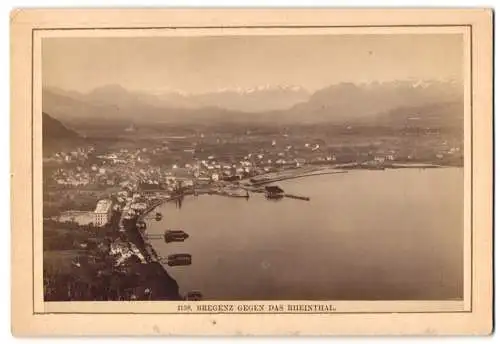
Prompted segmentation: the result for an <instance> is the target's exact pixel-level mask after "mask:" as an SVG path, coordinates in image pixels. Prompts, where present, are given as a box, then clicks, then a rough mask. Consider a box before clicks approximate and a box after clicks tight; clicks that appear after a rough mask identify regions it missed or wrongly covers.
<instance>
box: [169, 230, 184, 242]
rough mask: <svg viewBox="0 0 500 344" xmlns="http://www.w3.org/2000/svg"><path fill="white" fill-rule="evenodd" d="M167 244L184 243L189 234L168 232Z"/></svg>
mask: <svg viewBox="0 0 500 344" xmlns="http://www.w3.org/2000/svg"><path fill="white" fill-rule="evenodd" d="M164 238H165V242H173V241H184V240H186V239H187V238H189V234H187V233H186V232H184V231H182V230H167V231H165V234H164Z"/></svg>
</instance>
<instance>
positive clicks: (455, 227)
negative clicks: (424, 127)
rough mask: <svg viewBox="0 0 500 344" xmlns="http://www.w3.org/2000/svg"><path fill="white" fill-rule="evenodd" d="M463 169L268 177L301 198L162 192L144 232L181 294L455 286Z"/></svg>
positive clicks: (412, 296)
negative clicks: (172, 196)
mask: <svg viewBox="0 0 500 344" xmlns="http://www.w3.org/2000/svg"><path fill="white" fill-rule="evenodd" d="M463 178H464V176H463V169H462V168H436V169H399V170H386V171H368V170H361V171H350V172H348V173H342V174H334V175H323V176H315V177H308V178H301V179H296V180H288V181H282V182H279V183H277V185H279V186H281V187H282V188H283V189H284V190H285V191H286V192H287V193H291V194H298V195H304V196H309V197H310V198H311V200H310V201H309V202H307V201H301V200H295V199H289V198H284V199H282V200H279V201H271V200H267V199H265V197H264V195H263V194H251V197H250V199H248V200H246V199H239V198H227V197H221V196H216V195H213V196H209V195H203V196H198V197H193V196H192V197H186V198H184V200H183V202H182V205H181V207H180V208H179V207H178V206H177V205H176V204H175V203H165V204H163V205H161V206H160V207H159V208H158V210H159V211H160V212H162V214H163V215H164V217H163V220H161V221H159V222H156V221H154V220H153V221H150V222H149V223H148V229H147V231H148V233H151V234H153V233H163V231H164V230H166V229H183V230H185V231H186V232H187V233H188V234H189V235H190V237H189V238H188V239H187V240H186V241H184V242H176V243H169V244H167V243H165V242H163V241H162V240H153V245H154V247H155V249H156V250H157V252H158V253H159V254H160V255H162V256H167V255H168V254H172V253H189V254H191V255H192V265H189V266H176V267H168V266H167V270H168V272H169V274H170V275H171V276H172V277H173V278H175V279H176V280H177V282H178V284H179V287H180V291H181V293H183V294H184V293H186V292H187V291H191V290H199V291H201V292H202V294H203V297H204V299H209V300H389V299H401V300H402V299H405V300H423V299H428V300H431V299H433V300H437V299H461V298H462V293H463V238H464V231H463Z"/></svg>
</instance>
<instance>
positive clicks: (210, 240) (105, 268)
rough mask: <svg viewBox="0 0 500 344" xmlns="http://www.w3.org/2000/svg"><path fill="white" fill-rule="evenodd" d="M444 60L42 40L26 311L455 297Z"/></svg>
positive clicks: (363, 52) (408, 44) (321, 50)
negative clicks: (36, 266) (36, 274)
mask: <svg viewBox="0 0 500 344" xmlns="http://www.w3.org/2000/svg"><path fill="white" fill-rule="evenodd" d="M463 50H464V36H463V35H461V34H452V33H451V34H428V33H427V34H399V35H387V34H385V35H384V34H347V35H336V34H331V35H318V34H315V35H300V36H294V35H286V36H271V35H265V36H250V35H248V36H229V37H227V36H204V37H153V38H152V37H140V38H128V37H118V38H116V37H114V38H107V37H105V38H88V37H85V38H73V37H70V38H68V37H65V38H44V39H42V85H43V91H42V92H43V93H42V109H43V117H42V125H43V138H42V139H43V221H44V222H43V250H44V252H43V259H44V298H45V300H46V301H73V300H103V301H109V300H131V299H134V300H135V299H138V300H179V299H199V298H201V299H203V300H392V299H394V300H462V299H463V285H464V276H463V270H464V262H463V261H464V258H463V245H464V210H463V208H464V172H463V168H464V165H463V158H464V157H463V151H464V80H463V79H464V70H463V66H464V63H463V62H464V61H463V60H464V56H463V55H464V54H463Z"/></svg>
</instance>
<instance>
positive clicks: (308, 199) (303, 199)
mask: <svg viewBox="0 0 500 344" xmlns="http://www.w3.org/2000/svg"><path fill="white" fill-rule="evenodd" d="M285 197H288V198H293V199H300V200H302V201H310V200H311V199H310V198H309V197H306V196H298V195H291V194H285Z"/></svg>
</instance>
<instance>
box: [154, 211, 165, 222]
mask: <svg viewBox="0 0 500 344" xmlns="http://www.w3.org/2000/svg"><path fill="white" fill-rule="evenodd" d="M162 217H163V215H162V214H161V213H160V212H156V214H155V218H156V221H160V220H161V218H162Z"/></svg>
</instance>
